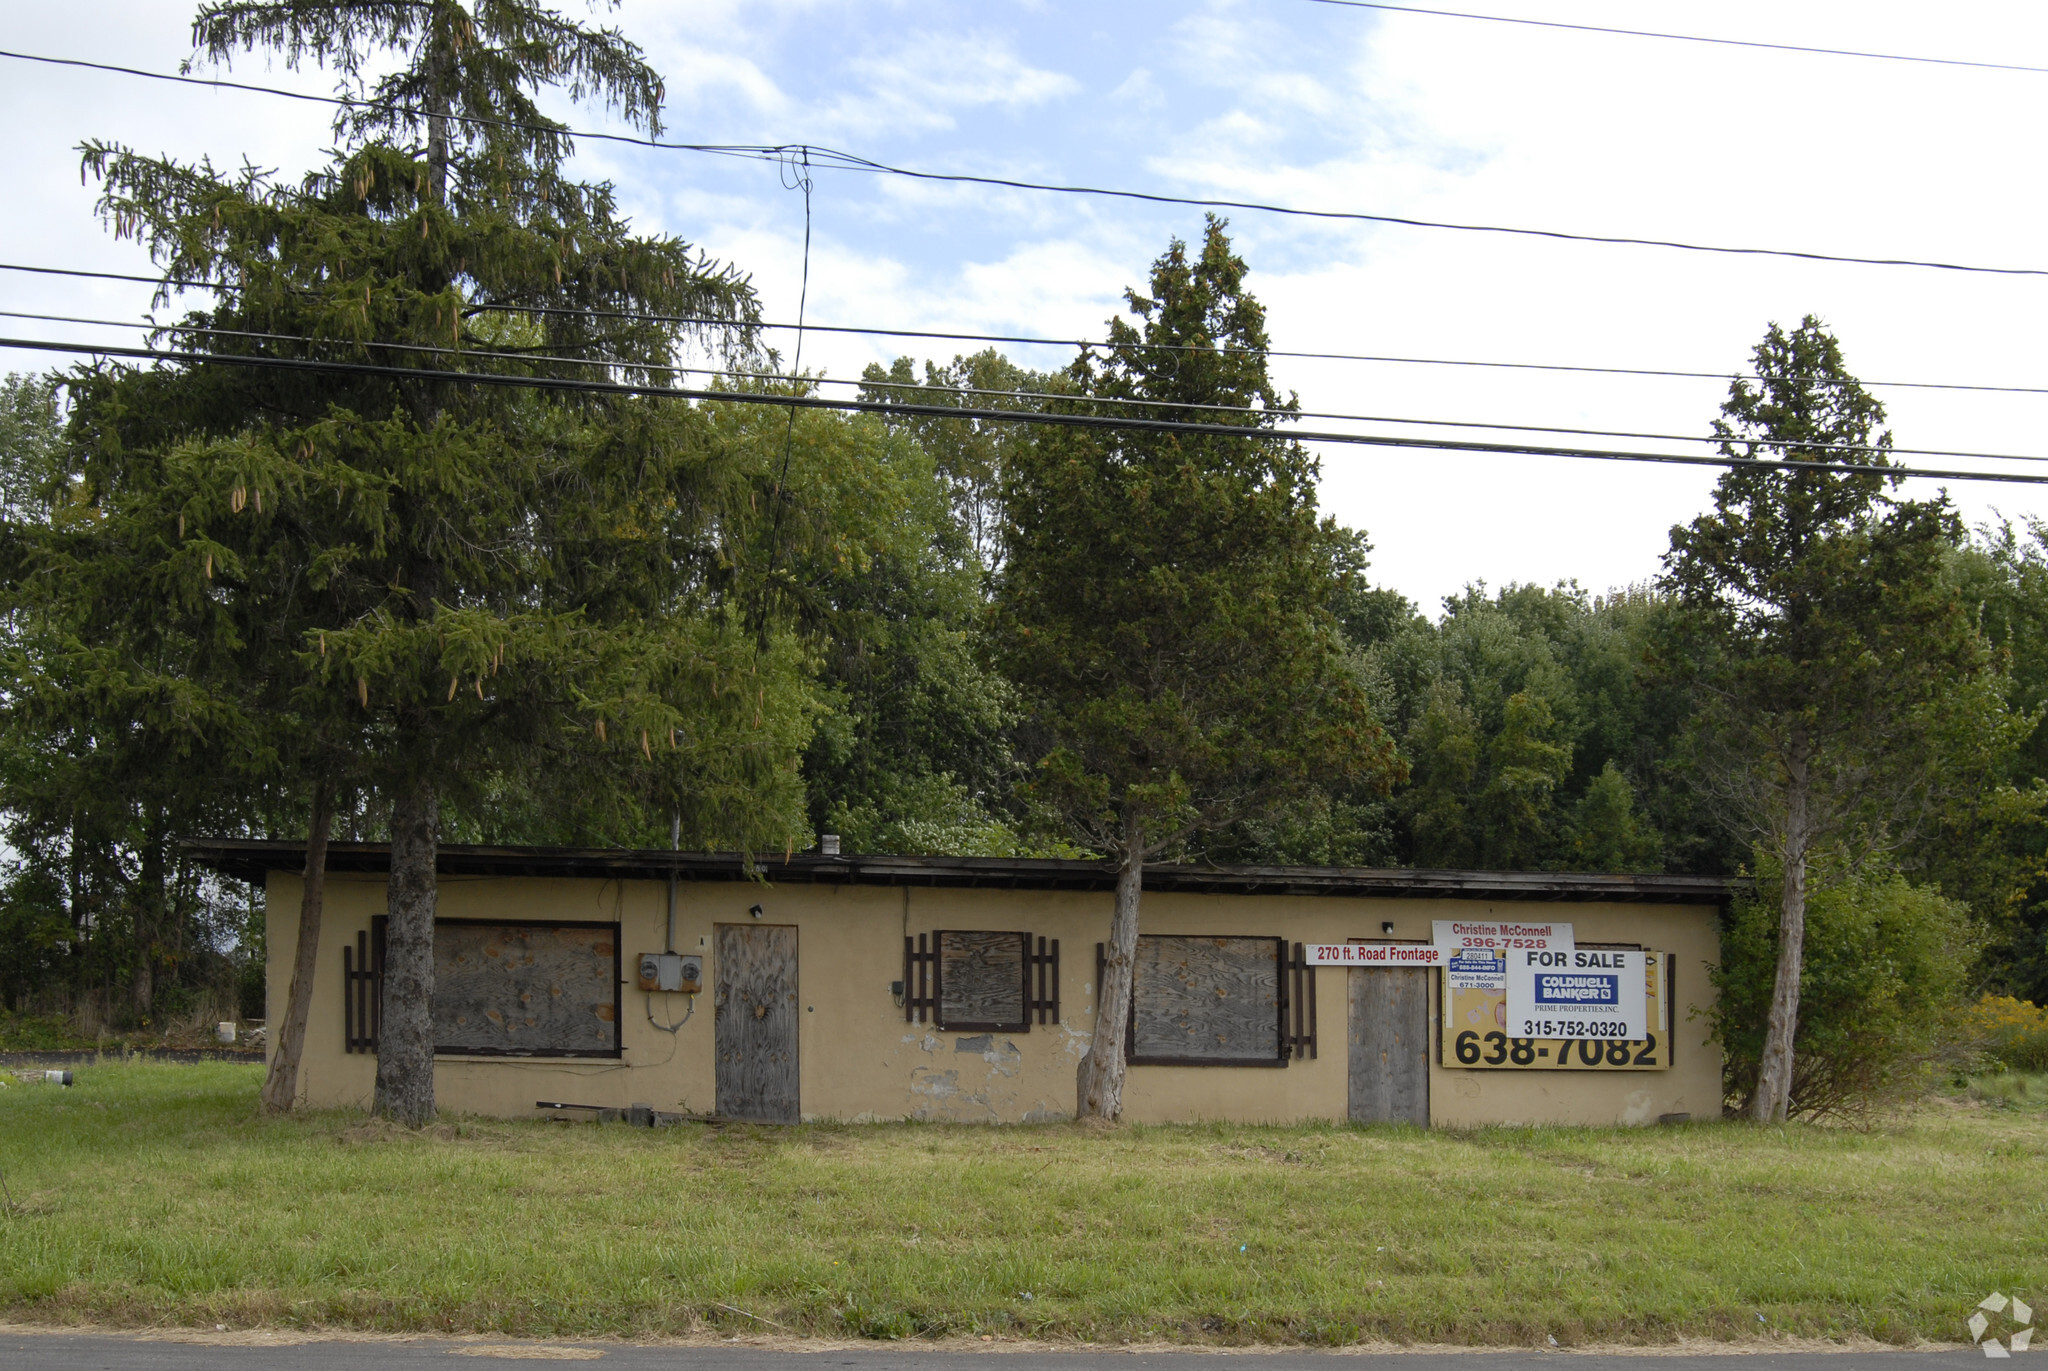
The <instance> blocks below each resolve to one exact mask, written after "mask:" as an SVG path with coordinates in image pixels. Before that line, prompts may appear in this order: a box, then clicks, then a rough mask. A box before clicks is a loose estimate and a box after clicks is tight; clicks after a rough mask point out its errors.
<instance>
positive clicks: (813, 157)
mask: <svg viewBox="0 0 2048 1371" xmlns="http://www.w3.org/2000/svg"><path fill="white" fill-rule="evenodd" d="M0 57H4V58H13V59H15V60H17V61H24V62H44V63H50V64H53V65H57V66H68V67H82V68H86V69H89V70H93V71H105V72H110V73H115V74H118V75H122V76H139V77H145V78H148V79H151V80H158V81H176V82H180V83H182V84H187V85H200V86H216V87H219V88H221V89H226V90H239V91H249V92H254V93H257V94H264V95H280V96H284V97H287V98H289V99H293V100H304V101H312V102H316V103H326V104H332V105H339V106H342V107H344V108H348V109H366V108H367V109H394V110H399V111H401V112H415V113H416V112H418V111H413V110H411V109H410V107H408V106H403V105H398V104H393V103H388V102H381V101H370V100H353V99H350V98H348V97H345V96H319V95H309V94H307V93H306V92H304V91H290V90H284V89H281V88H278V87H272V86H258V85H253V84H251V83H249V82H244V81H223V80H217V79H210V78H201V77H196V76H171V75H167V74H165V73H163V72H153V71H144V70H142V69H141V68H138V67H121V66H115V65H112V64H110V63H104V62H87V61H83V60H81V59H78V58H71V57H45V56H41V55H39V54H35V53H25V52H9V51H6V50H4V49H0ZM446 117H448V118H451V119H455V120H458V121H460V122H465V123H471V124H477V125H481V126H484V127H503V128H522V129H531V130H534V131H537V132H545V133H551V134H556V135H559V136H561V137H565V138H569V139H572V140H573V139H577V138H593V139H600V140H604V141H608V142H616V143H632V144H635V145H637V146H640V147H649V148H660V149H666V150H669V151H676V152H702V153H712V154H716V155H719V156H727V157H744V158H750V159H754V160H758V161H773V162H783V163H786V162H788V161H789V159H791V158H792V157H798V156H801V157H804V158H806V159H808V161H809V163H810V165H812V166H813V167H822V168H836V169H837V170H840V171H861V172H871V173H874V174H876V175H884V176H902V177H907V178H909V179H911V180H917V181H931V182H942V183H946V184H951V185H973V186H999V187H1002V188H1004V189H1008V190H1028V191H1034V192H1039V193H1042V194H1049V195H1080V196H1095V197H1101V198H1105V199H1115V200H1133V201H1139V202H1142V203H1145V204H1154V205H1186V206H1189V207H1190V208H1194V209H1230V210H1244V211H1246V212H1248V213H1254V214H1277V215H1282V216H1286V217H1289V218H1297V219H1317V220H1322V221H1324V222H1333V223H1360V224H1390V225H1394V226H1397V227H1401V228H1423V229H1439V230H1444V231H1447V232H1453V233H1489V234H1503V235H1508V236H1512V237H1523V238H1541V239H1544V240H1546V241H1550V242H1562V243H1592V244H1597V245H1600V246H1605V247H1646V248H1665V249H1668V250H1671V251H1676V252H1699V253H1708V254H1716V255H1724V256H1734V257H1777V258H1784V259H1788V260H1792V261H1802V262H1834V263H1840V264H1844V265H1849V266H1866V267H1912V268H1919V269H1925V270H1930V271H1956V272H1967V273H1972V274H1978V275H1989V276H2048V267H1992V266H1981V265H1976V264H1972V263H1966V262H1941V261H1935V260H1932V259H1927V258H1918V257H1858V256H1853V255H1850V254H1847V253H1833V252H1810V251H1806V250H1803V249H1795V248H1761V247H1737V246H1731V245H1729V244H1722V243H1690V242H1685V241H1682V240H1680V239H1675V238H1642V237H1636V236H1633V235H1628V234H1607V233H1578V232H1572V231H1570V230H1566V229H1548V228H1529V227H1527V226H1523V225H1514V224H1470V223H1463V222H1459V221H1455V220H1448V219H1417V218H1412V217H1410V216H1406V215H1398V214H1372V213H1367V212H1365V211H1361V210H1334V209H1304V208H1301V207H1299V206H1293V205H1275V204H1268V203H1266V202H1264V201H1258V200H1224V199H1219V198H1212V197H1206V196H1192V195H1166V194H1163V193H1160V192H1157V191H1142V190H1120V189H1117V188H1114V187H1109V186H1069V185H1059V184H1056V183H1053V182H1048V181H1024V180H1018V179H1015V178H1012V177H1005V176H975V175H970V174H968V173H965V172H939V171H919V170H916V169H915V168H911V167H898V166H891V165H890V164H888V163H886V162H877V161H875V160H874V159H872V158H868V157H861V156H858V155H857V154H854V153H850V152H841V151H839V150H837V149H834V148H825V147H819V146H817V145H815V144H810V143H783V144H776V145H767V144H743V143H673V142H668V141H665V140H663V139H658V138H641V137H635V136H632V135H629V134H619V133H593V132H588V131H585V130H580V129H571V128H567V127H565V126H562V125H559V124H532V123H521V122H519V121H516V120H509V119H487V118H480V117H477V116H474V115H448V116H446Z"/></svg>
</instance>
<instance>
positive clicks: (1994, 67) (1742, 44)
mask: <svg viewBox="0 0 2048 1371" xmlns="http://www.w3.org/2000/svg"><path fill="white" fill-rule="evenodd" d="M1310 3H1311V4H1317V5H1340V6H1342V7H1344V8H1345V9H1354V10H1384V11H1386V12H1388V13H1390V14H1422V15H1428V16H1430V17H1431V18H1435V19H1477V20H1481V21H1483V22H1485V23H1489V24H1521V25H1524V26H1525V27H1528V28H1535V29H1563V30H1566V31H1568V32H1571V33H1606V34H1614V35H1616V36H1619V37H1623V38H1657V39H1662V40H1664V41H1666V42H1672V43H1711V44H1714V45H1715V46H1717V47H1728V48H1760V49H1763V50H1765V51H1767V52H1798V53H1805V54H1808V55H1809V56H1815V57H1857V58H1863V59H1866V60H1869V61H1873V62H1918V63H1922V64H1925V65H1928V66H1936V67H1974V68H1976V69H1978V70H1980V71H2023V72H2030V73H2034V74H2036V75H2048V67H2029V66H2022V65H2020V64H2019V63H2017V62H1977V61H1972V60H1970V59H1968V58H1963V57H1923V56H1921V55H1919V54H1918V53H1910V52H1866V51H1864V50H1862V49H1859V48H1823V47H1809V46H1807V45H1806V44H1803V43H1767V42H1764V41H1762V40H1760V39H1754V38H1715V37H1710V36H1708V35H1706V34H1699V33H1660V32H1657V31H1655V30H1652V29H1618V28H1608V27H1606V26H1605V25H1602V24H1567V23H1564V22H1562V21H1560V20H1556V19H1526V18H1523V17H1521V16H1520V15H1511V14H1471V13H1468V12H1466V11H1464V10H1436V9H1424V8H1422V7H1421V6H1420V5H1388V4H1382V3H1379V0H1310Z"/></svg>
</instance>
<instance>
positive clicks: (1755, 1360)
mask: <svg viewBox="0 0 2048 1371" xmlns="http://www.w3.org/2000/svg"><path fill="white" fill-rule="evenodd" d="M1361 1359H1370V1360H1373V1361H1375V1362H1379V1363H1382V1364H1383V1365H1385V1367H1386V1371H1964V1368H1966V1367H1973V1366H1980V1365H1982V1364H1983V1361H1984V1356H1983V1354H1982V1353H1980V1352H1978V1351H1977V1350H1976V1349H1974V1348H1968V1349H1964V1350H1961V1351H1949V1352H1756V1353H1749V1354H1743V1355H1735V1356H1727V1355H1719V1356H1713V1355H1710V1356H1689V1355H1674V1354H1671V1353H1649V1354H1641V1355H1628V1354H1625V1355H1608V1354H1604V1353H1578V1352H1564V1353H1557V1352H1524V1351H1503V1352H1448V1353H1439V1352H1406V1353H1393V1354H1384V1355H1377V1356H1375V1355H1373V1354H1370V1353H1367V1354H1359V1353H1345V1352H1299V1351H1288V1352H1268V1351H1257V1350H1252V1351H1245V1352H1240V1353H1219V1352H1216V1351H1189V1352H1125V1351H1113V1350H1106V1349H1105V1350H1099V1351H1097V1350H1089V1349H1085V1348H1084V1349H1077V1350H1074V1351H1065V1352H1035V1351H1034V1352H1003V1351H991V1352H974V1351H953V1350H947V1349H933V1348H922V1349H919V1348H898V1347H875V1348H865V1347H863V1348H857V1349H836V1348H833V1349H827V1348H821V1349H819V1350H817V1351H783V1350H777V1349H768V1348H760V1347H746V1346H734V1347H720V1346H689V1347H633V1346H625V1345H621V1344H597V1343H574V1342H561V1343H533V1342H511V1341H505V1342H489V1341H484V1342H476V1341H463V1342H457V1341H450V1340H446V1339H429V1338H420V1339H409V1340H403V1341H398V1340H391V1341H385V1340H379V1341H375V1342H359V1341H346V1340H335V1341H331V1342H302V1343H281V1344H273V1345H268V1346H265V1345H248V1344H239V1345H238V1344H235V1343H232V1342H228V1341H222V1340H214V1339H204V1338H199V1337H195V1338H192V1339H190V1340H178V1341H171V1340H166V1339H162V1338H151V1337H121V1336H107V1335H98V1334H72V1333H22V1332H16V1331H13V1330H8V1331H5V1332H0V1368H5V1371H214V1369H215V1368H221V1369H222V1371H356V1368H365V1369H366V1371H411V1369H412V1368H425V1367H430V1366H432V1367H443V1368H448V1371H455V1368H456V1367H459V1366H461V1365H463V1364H464V1363H472V1364H475V1363H481V1364H486V1365H499V1366H503V1365H506V1364H507V1363H508V1362H511V1361H595V1362H602V1363H603V1364H605V1365H606V1366H608V1367H614V1368H617V1371H655V1368H661V1369H662V1371H841V1368H848V1367H851V1368H855V1371H896V1368H904V1371H1224V1368H1222V1367H1219V1366H1218V1362H1219V1361H1222V1360H1232V1361H1241V1362H1249V1363H1251V1365H1250V1366H1247V1367H1245V1368H1243V1371H1349V1369H1350V1368H1355V1367H1356V1364H1357V1363H1358V1361H1360V1360H1361Z"/></svg>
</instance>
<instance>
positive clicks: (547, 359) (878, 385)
mask: <svg viewBox="0 0 2048 1371" xmlns="http://www.w3.org/2000/svg"><path fill="white" fill-rule="evenodd" d="M0 318H4V319H31V320H34V321H36V322H38V323H49V324H89V325H93V326H95V327H104V328H138V329H144V330H148V331H151V332H162V333H182V334H204V335H206V336H207V337H210V338H243V339H248V340H251V341H255V342H274V343H299V344H303V345H305V346H308V347H314V346H340V347H360V348H364V349H372V348H376V349H382V350H384V351H389V352H416V353H425V354H428V355H430V356H439V357H463V358H469V359H472V360H477V361H508V362H521V363H526V364H529V365H534V364H550V365H557V366H581V367H602V368H605V369H607V370H612V371H622V370H623V371H637V372H642V373H649V372H652V373H666V372H673V373H678V374H683V375H695V376H713V377H717V376H723V377H727V378H730V379H732V380H744V381H768V382H776V383H786V384H792V385H802V386H860V387H863V388H868V387H872V388H874V389H877V390H885V391H923V392H927V393H930V394H936V395H948V396H953V395H975V396H986V397H989V398H992V399H1001V400H1048V401H1053V402H1075V401H1085V402H1086V403H1089V404H1093V405H1117V406H1128V407H1131V408H1135V409H1151V410H1193V411H1199V412H1202V413H1210V414H1239V415H1246V416H1250V417H1254V418H1259V419H1274V420H1285V421H1293V420H1298V419H1336V420H1340V421H1346V422H1350V423H1360V424H1403V425H1411V426H1415V427H1421V428H1479V429H1491V430H1494V431H1497V432H1513V433H1566V434H1571V435H1573V436H1575V437H1582V438H1633V439H1639V440H1647V441H1652V442H1664V443H1723V442H1730V441H1737V442H1739V441H1742V440H1740V439H1726V438H1722V437H1720V436H1718V435H1715V434H1698V433H1651V432H1644V431H1641V430H1638V429H1611V428H1574V427H1570V426H1567V425H1561V424H1512V423H1501V422H1497V421H1491V420H1484V419H1419V418H1414V417H1411V416H1407V415H1399V414H1356V413H1349V412H1346V411H1342V410H1317V409H1294V410H1275V409H1266V408H1263V407H1261V406H1255V405H1218V404H1208V403H1204V402H1201V401H1192V400H1138V399H1127V398H1123V397H1119V396H1083V395H1077V394H1074V393H1072V392H1062V391H1048V390H998V389H988V388H983V387H980V386H944V385H927V384H924V383H921V382H916V381H870V380H867V379H865V378H862V379H858V380H855V379H852V378H844V379H842V378H839V377H831V376H806V375H804V374H803V373H802V372H801V371H797V372H794V373H792V372H776V371H734V370H731V369H729V368H718V367H692V366H683V365H681V364H679V363H674V362H628V361H619V360H614V359H610V358H597V357H563V356H560V355H556V354H549V353H533V352H506V351H500V350H495V349H490V348H462V347H450V346H448V345H446V344H436V343H396V342H382V341H374V340H371V341H365V340H360V339H351V338H318V337H314V336H312V335H309V334H303V333H268V332H261V331H257V330H254V329H233V328H213V327H209V326H205V325H195V324H156V323H150V322H142V323H137V322H134V321H131V320H126V319H97V318H87V317H84V316H81V315H75V314H38V313H34V312H32V311H28V310H12V309H0ZM172 355H175V356H182V355H186V354H172ZM786 441H787V440H786ZM1799 447H1800V450H1801V451H1806V452H1852V453H1877V452H1882V453H1900V454H1905V455H1909V456H1915V457H1968V458H1975V459H1977V460H1980V461H1987V462H2048V456H2036V455H2029V454H2024V453H2009V452H1980V451H1975V450H1963V449H1955V448H1924V447H1896V446H1890V447H1887V446H1882V445H1877V444H1870V443H1801V444H1800V445H1799ZM785 465H786V456H785Z"/></svg>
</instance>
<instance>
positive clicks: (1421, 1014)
mask: <svg viewBox="0 0 2048 1371" xmlns="http://www.w3.org/2000/svg"><path fill="white" fill-rule="evenodd" d="M1350 975H1351V1033H1350V1038H1351V1117H1352V1118H1353V1119H1354V1120H1356V1121H1357V1122H1359V1123H1412V1124H1418V1125H1420V1126H1422V1127H1424V1128H1427V1127H1428V1126H1429V972H1428V970H1427V969H1426V968H1423V967H1419V966H1418V967H1402V968H1400V969H1398V970H1396V969H1392V968H1386V969H1382V968H1380V967H1371V968H1365V969H1354V970H1353V971H1352V972H1351V973H1350Z"/></svg>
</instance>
